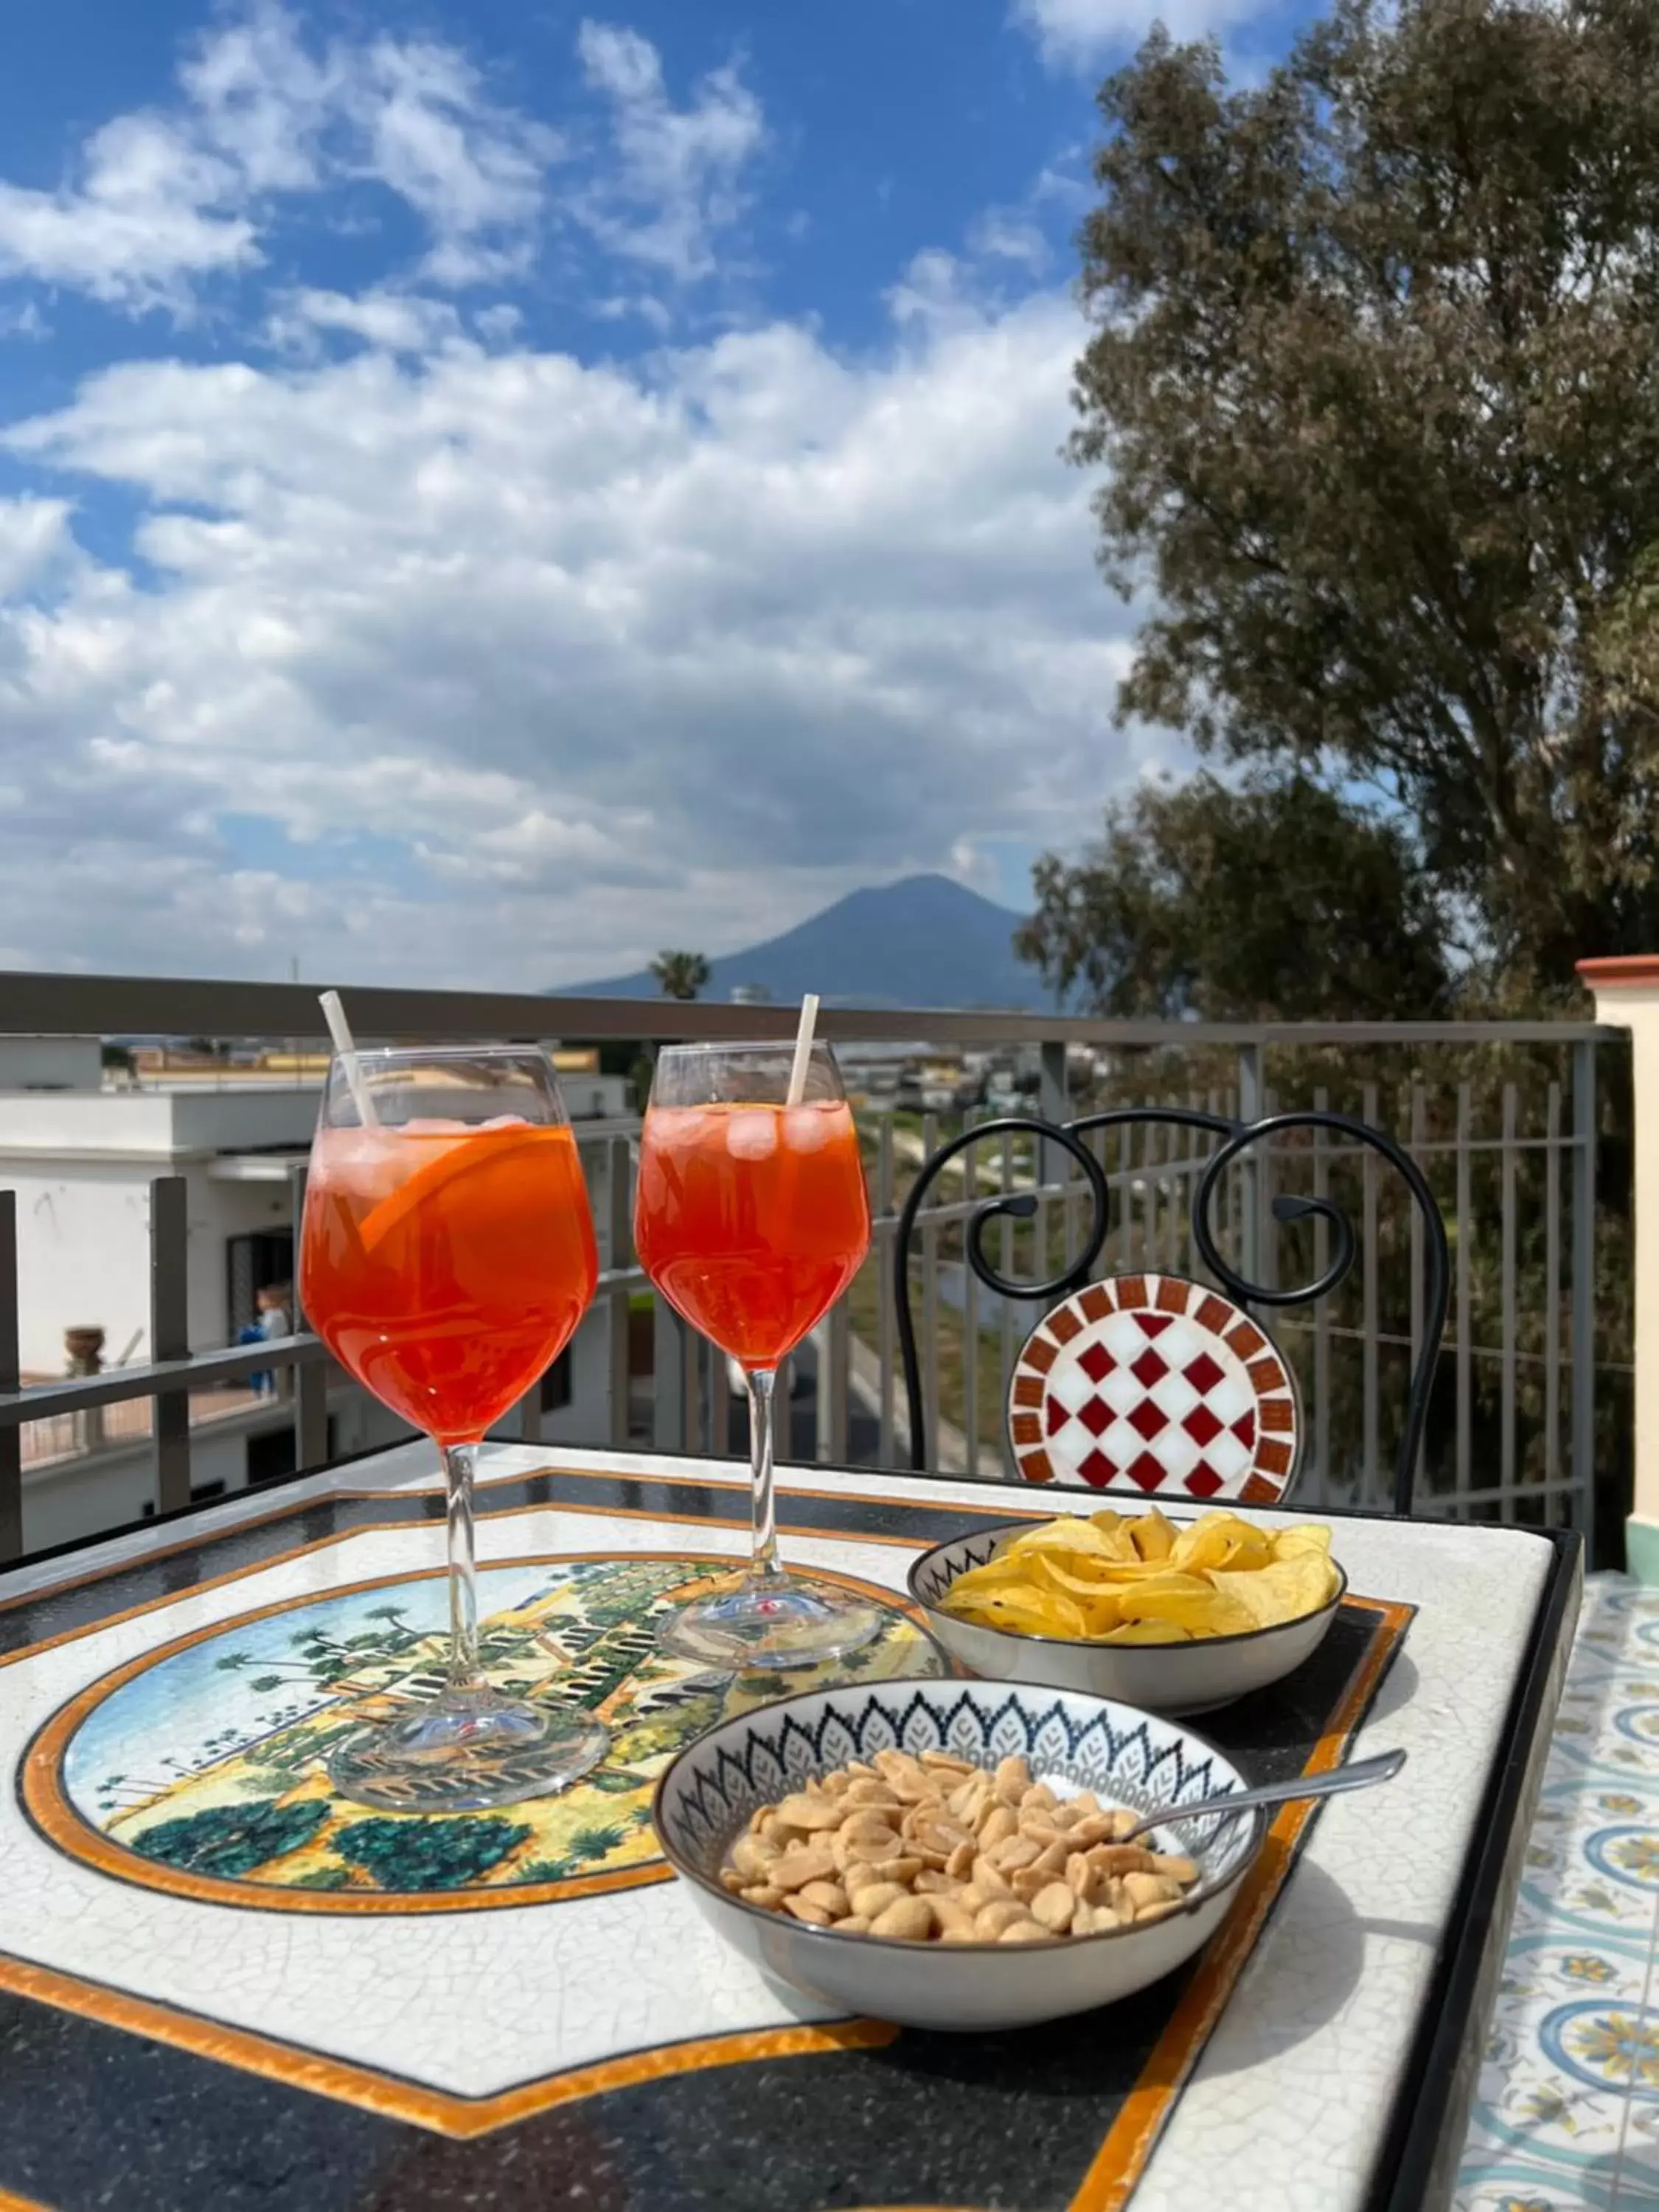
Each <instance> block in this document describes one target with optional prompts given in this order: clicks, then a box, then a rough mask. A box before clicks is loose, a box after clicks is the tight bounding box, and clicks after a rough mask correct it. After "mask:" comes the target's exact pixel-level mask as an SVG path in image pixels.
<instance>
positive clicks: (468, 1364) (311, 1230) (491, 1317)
mask: <svg viewBox="0 0 1659 2212" xmlns="http://www.w3.org/2000/svg"><path fill="white" fill-rule="evenodd" d="M350 1061H351V1064H350V1065H349V1066H348V1064H347V1062H346V1061H345V1060H343V1058H342V1057H341V1056H340V1055H338V1054H337V1055H336V1057H335V1059H334V1060H333V1061H332V1062H331V1065H330V1067H329V1073H328V1080H327V1083H326V1085H325V1088H324V1092H323V1101H322V1106H321V1109H320V1111H319V1116H318V1124H317V1134H316V1139H315V1141H314V1143H313V1146H312V1153H311V1169H310V1176H309V1179H308V1182H307V1188H306V1204H305V1220H304V1226H303V1231H302V1234H301V1254H300V1287H301V1297H302V1299H303V1302H304V1307H305V1313H306V1317H307V1321H308V1322H309V1323H310V1325H311V1327H312V1328H314V1329H315V1330H316V1331H317V1333H318V1334H319V1336H321V1337H322V1339H323V1340H324V1341H325V1343H326V1345H327V1346H328V1347H329V1350H330V1351H331V1352H332V1353H333V1354H334V1356H335V1358H337V1360H338V1361H339V1362H340V1364H341V1365H342V1366H343V1367H344V1368H345V1369H347V1370H348V1371H349V1373H350V1374H352V1375H354V1376H356V1379H357V1380H358V1382H360V1383H362V1384H363V1386H364V1388H365V1389H368V1390H371V1391H373V1393H374V1395H375V1396H376V1397H377V1398H378V1399H379V1400H380V1402H381V1404H382V1405H384V1406H387V1407H390V1408H391V1409H392V1412H393V1413H397V1414H399V1415H400V1416H401V1417H402V1418H403V1419H404V1420H405V1421H408V1422H410V1424H411V1425H413V1426H414V1427H416V1428H418V1429H422V1430H424V1431H425V1432H426V1433H427V1435H428V1436H429V1437H431V1438H432V1440H433V1442H434V1443H435V1444H436V1445H437V1446H438V1449H439V1451H440V1453H441V1455H442V1460H443V1467H444V1475H445V1481H446V1486H447V1492H448V1513H447V1522H448V1553H449V1624H450V1635H449V1649H448V1656H447V1680H446V1681H445V1684H444V1687H443V1689H442V1690H441V1692H440V1693H439V1694H438V1695H437V1696H436V1697H435V1698H433V1699H428V1700H427V1701H424V1702H422V1703H419V1704H416V1705H413V1706H412V1707H410V1708H409V1709H406V1710H405V1711H403V1712H402V1713H400V1714H399V1715H398V1717H396V1718H393V1719H391V1720H388V1721H386V1722H385V1723H381V1724H379V1725H366V1726H365V1727H364V1728H363V1729H362V1730H360V1731H359V1732H357V1733H356V1735H354V1736H353V1737H352V1738H351V1739H350V1740H349V1741H347V1742H346V1743H345V1744H344V1745H343V1747H341V1749H340V1750H339V1751H338V1752H337V1753H336V1754H335V1756H334V1758H333V1759H332V1761H331V1765H330V1773H331V1777H332V1779H333V1782H334V1785H335V1787H336V1789H337V1790H339V1791H340V1792H341V1794H342V1795H343V1796H347V1797H350V1798H353V1799H355V1800H356V1801H357V1802H361V1803H363V1804H369V1805H378V1806H381V1807H385V1808H389V1809H393V1810H396V1811H398V1812H427V1811H434V1810H437V1809H440V1808H445V1809H454V1808H463V1807H467V1808H473V1807H478V1806H484V1805H508V1804H513V1803H514V1802H517V1801H518V1800H520V1799H521V1798H526V1797H538V1796H546V1795H548V1794H549V1793H550V1792H551V1791H554V1790H561V1789H563V1788H566V1787H567V1786H568V1784H570V1783H571V1782H573V1781H574V1780H575V1779H576V1778H577V1777H578V1776H579V1775H581V1774H584V1773H586V1771H587V1770H588V1769H589V1768H590V1767H591V1766H592V1765H595V1764H596V1762H597V1761H598V1760H599V1759H601V1758H603V1757H604V1755H605V1749H606V1745H607V1741H608V1740H607V1737H606V1735H605V1730H604V1729H603V1728H601V1727H599V1725H598V1724H597V1723H595V1722H593V1721H592V1719H591V1718H589V1717H586V1715H582V1714H579V1713H574V1712H570V1711H563V1710H562V1709H560V1708H559V1707H558V1706H557V1705H544V1704H542V1703H540V1702H534V1703H532V1702H531V1701H529V1700H526V1699H520V1698H512V1697H504V1696H502V1695H501V1693H500V1692H496V1691H495V1690H494V1689H492V1688H491V1687H490V1686H489V1683H488V1681H487V1680H485V1678H484V1675H483V1671H482V1669H481V1668H480V1665H479V1655H478V1597H477V1565H476V1557H475V1547H474V1538H473V1510H472V1491H473V1482H474V1478H475V1473H476V1465H477V1451H478V1447H479V1445H480V1443H482V1442H483V1437H484V1434H485V1432H486V1431H487V1430H489V1428H490V1427H491V1426H492V1425H494V1424H495V1422H497V1421H499V1420H500V1419H501V1417H502V1416H503V1415H504V1414H505V1413H507V1411H508V1409H509V1408H510V1407H512V1406H513V1404H515V1403H516V1401H518V1400H519V1399H520V1398H521V1397H522V1396H523V1395H524V1394H525V1392H526V1390H528V1389H531V1388H532V1385H533V1384H535V1383H537V1381H538V1379H539V1377H540V1376H542V1375H543V1374H544V1372H545V1370H547V1369H548V1368H549V1367H550V1365H551V1364H552V1363H553V1361H554V1360H555V1359H556V1358H557V1357H558V1355H559V1353H560V1352H562V1350H563V1349H564V1346H566V1344H567V1343H568V1341H569V1340H570V1338H571V1336H572V1335H573V1334H574V1331H575V1328H576V1324H577V1323H578V1322H580V1319H581V1317H582V1315H583V1313H584V1312H585V1311H586V1308H587V1306H588V1304H589V1303H590V1302H591V1300H592V1296H593V1288H594V1284H595V1282H596V1280H597V1278H598V1273H599V1261H598V1255H597V1253H596V1251H595V1249H594V1243H593V1224H592V1216H591V1214H590V1212H589V1210H588V1203H587V1191H586V1184H585V1182H584V1181H583V1178H582V1170H581V1162H580V1158H579V1156H578V1154H577V1151H576V1144H575V1139H574V1137H573V1135H572V1133H571V1130H570V1125H569V1121H568V1118H567V1116H566V1114H565V1110H564V1104H563V1101H562V1099H561V1097H560V1096H559V1088H558V1084H557V1081H556V1079H555V1076H554V1073H553V1068H552V1065H551V1063H550V1061H549V1060H548V1058H547V1055H546V1054H544V1053H543V1052H540V1051H538V1050H536V1049H534V1048H526V1047H523V1046H518V1045H513V1046H507V1045H489V1046H477V1045H455V1046H447V1045H445V1046H428V1047H422V1048H418V1049H412V1050H397V1051H385V1052H360V1053H354V1054H351V1055H350Z"/></svg>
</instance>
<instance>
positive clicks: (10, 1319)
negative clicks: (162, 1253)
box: [0, 1190, 23, 1559]
mask: <svg viewBox="0 0 1659 2212" xmlns="http://www.w3.org/2000/svg"><path fill="white" fill-rule="evenodd" d="M17 1305H18V1298H17V1194H16V1192H15V1190H0V1390H16V1389H20V1388H21V1375H20V1372H19V1367H18V1354H17ZM22 1553H23V1431H22V1429H21V1426H14V1425H11V1424H9V1423H8V1425H6V1427H4V1428H3V1429H0V1559H21V1557H22Z"/></svg>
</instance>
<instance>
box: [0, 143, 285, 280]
mask: <svg viewBox="0 0 1659 2212" xmlns="http://www.w3.org/2000/svg"><path fill="white" fill-rule="evenodd" d="M238 199H239V179H238V176H237V173H236V171H235V170H234V168H233V167H231V166H230V164H229V163H228V162H226V161H221V160H220V159H219V158H218V157H217V155H214V154H211V153H208V152H205V151H204V150H203V149H201V148H200V147H198V146H196V145H193V144H192V143H191V141H190V139H189V137H188V136H187V135H185V133H184V132H182V131H179V130H178V129H176V128H175V127H174V126H173V125H172V124H170V123H168V122H167V121H166V120H165V119H163V118H160V117H157V116H143V115H128V116H121V117H118V118H117V119H116V120H115V121H114V122H112V123H106V125H104V127H103V128H102V130H100V131H96V132H94V135H93V137H91V138H89V139H88V142H87V145H86V148H85V152H84V156H83V160H82V164H81V174H80V177H79V179H78V181H77V182H75V183H73V184H70V185H64V186H63V187H62V188H61V189H59V190H58V191H52V192H48V191H30V190H27V189H25V188H23V187H21V186H20V185H10V184H6V183H4V182H0V276H34V277H39V278H41V279H43V280H45V281H46V282H47V283H59V284H65V285H68V286H70V287H71V288H72V289H76V290H78V291H84V292H89V293H90V294H91V295H92V296H93V297H94V299H98V300H105V301H110V302H111V303H112V304H114V305H119V306H123V307H141V308H142V307H153V306H155V305H158V304H160V303H161V302H162V301H169V300H170V301H175V302H176V301H178V300H179V298H180V296H181V294H180V289H179V288H180V283H181V280H183V279H185V278H189V277H196V276H203V275H204V274H206V273H207V272H209V271H210V270H228V269H235V268H240V267H243V266H246V264H248V263H250V262H252V261H256V260H258V247H257V246H256V244H255V242H254V228H253V225H252V222H249V221H248V219H247V217H246V215H245V214H243V213H242V212H240V209H239V208H238V206H237V204H236V203H237V201H238Z"/></svg>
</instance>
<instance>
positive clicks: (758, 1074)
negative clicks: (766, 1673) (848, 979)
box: [634, 1044, 883, 1668]
mask: <svg viewBox="0 0 1659 2212" xmlns="http://www.w3.org/2000/svg"><path fill="white" fill-rule="evenodd" d="M792 1061H793V1053H792V1051H791V1048H790V1047H789V1046H788V1045H787V1044H720V1045H672V1046H670V1047H668V1048H666V1049H665V1050H664V1051H663V1052H662V1053H661V1054H659V1057H658V1060H657V1068H656V1076H655V1079H654V1081H653V1084H652V1087H651V1103H650V1107H649V1109H648V1110H647V1114H646V1117H645V1127H644V1129H643V1132H642V1133H641V1139H640V1173H639V1184H638V1188H637V1191H636V1194H635V1209H634V1241H635V1246H636V1248H637V1249H638V1252H639V1255H640V1261H641V1265H642V1266H643V1267H644V1268H645V1270H646V1273H647V1274H648V1275H649V1276H650V1278H651V1279H652V1281H653V1283H654V1284H655V1285H656V1287H657V1289H658V1291H659V1292H660V1293H661V1294H662V1296H663V1297H665V1298H666V1299H667V1300H668V1303H669V1304H670V1305H671V1306H672V1307H673V1308H674V1310H675V1311H676V1312H677V1313H679V1314H681V1315H683V1316H684V1318H685V1319H686V1320H687V1321H689V1322H690V1323H691V1325H692V1327H693V1328H697V1329H701V1330H702V1334H704V1335H705V1336H707V1337H709V1338H712V1339H713V1340H714V1343H715V1344H716V1345H717V1346H719V1347H720V1350H721V1351H722V1352H726V1353H727V1354H728V1355H729V1356H730V1357H731V1358H733V1359H735V1360H736V1361H737V1362H738V1364H739V1366H740V1367H741V1368H742V1369H743V1370H744V1376H745V1377H746V1378H747V1382H748V1386H749V1440H750V1462H751V1466H752V1470H753V1474H754V1546H753V1556H752V1559H751V1560H750V1565H749V1567H748V1569H747V1570H746V1571H744V1572H742V1573H740V1574H738V1575H735V1576H733V1577H732V1579H731V1581H730V1582H729V1583H727V1584H726V1586H725V1587H723V1588H720V1589H716V1590H714V1591H713V1592H711V1593H709V1594H708V1595H706V1596H703V1597H701V1598H699V1599H697V1600H696V1601H694V1602H693V1603H692V1604H691V1605H690V1606H687V1607H684V1609H683V1610H682V1611H681V1612H679V1613H677V1614H676V1615H675V1616H674V1618H673V1619H672V1620H671V1622H670V1623H669V1624H668V1626H667V1627H666V1628H665V1631H664V1632H663V1635H662V1639H661V1640H662V1643H663V1644H664V1646H665V1649H666V1650H669V1651H671V1652H672V1653H674V1654H675V1655H676V1656H678V1657H681V1658H685V1659H695V1660H701V1661H702V1662H705V1663H706V1664H708V1665H712V1666H723V1667H728V1668H748V1667H772V1668H809V1667H813V1666H816V1665H818V1664H821V1663H822V1662H824V1661H826V1660H829V1659H835V1658H838V1657H840V1656H841V1655H842V1653H844V1652H847V1651H851V1650H856V1649H857V1647H858V1646H859V1645H860V1644H866V1643H868V1642H869V1640H870V1638H872V1637H873V1636H875V1635H876V1634H878V1632H879V1631H880V1629H881V1627H882V1626H883V1615H882V1613H881V1611H880V1609H879V1607H877V1606H875V1605H872V1604H871V1603H870V1602H868V1601H866V1600H864V1599H861V1598H859V1597H857V1596H855V1595H853V1594H852V1593H851V1592H849V1591H848V1590H845V1589H840V1588H838V1587H837V1586H836V1585H835V1584H834V1583H826V1582H822V1581H814V1580H810V1579H807V1578H805V1577H801V1576H799V1575H795V1574H790V1573H787V1572H786V1571H785V1570H784V1568H783V1567H782V1566H781V1565H780V1564H779V1560H778V1539H777V1514H776V1505H775V1498H774V1489H773V1474H772V1460H773V1448H774V1443H773V1439H774V1395H775V1382H776V1376H777V1370H778V1366H779V1364H780V1362H781V1361H782V1360H783V1359H785V1358H787V1356H788V1355H789V1353H790V1352H793V1351H794V1349H795V1348H796V1346H798V1345H799V1343H800V1342H801V1341H802V1340H803V1339H804V1338H805V1336H806V1335H807V1334H808V1333H809V1332H810V1331H811V1329H813V1328H816V1327H817V1323H818V1322H820V1321H822V1320H823V1316H825V1314H827V1313H828V1312H829V1309H830V1307H831V1306H833V1305H834V1304H835V1303H836V1299H837V1298H839V1297H841V1295H842V1292H843V1291H845V1290H846V1289H847V1287H848V1285H849V1284H850V1283H851V1281H852V1279H853V1278H854V1275H855V1274H857V1273H858V1271H859V1268H860V1266H861V1265H862V1264H863V1261H864V1256H865V1255H866V1252H867V1251H868V1250H869V1248H870V1206H869V1200H868V1199H867V1197H866V1193H865V1188H864V1166H863V1162H862V1161H861V1159H860V1157H859V1140H858V1132H857V1130H856V1129H855V1128H854V1124H853V1115H852V1109H851V1108H850V1107H849V1106H848V1103H847V1094H846V1092H845V1091H844V1090H843V1089H842V1080H841V1071H840V1070H839V1069H838V1068H837V1066H836V1061H835V1056H834V1054H832V1053H831V1051H830V1050H829V1047H828V1046H827V1045H824V1044H818V1045H815V1046H814V1047H813V1048H812V1051H811V1057H810V1060H809V1061H808V1065H807V1071H806V1084H805V1093H804V1096H803V1097H801V1099H800V1101H799V1103H796V1104H790V1103H788V1095H789V1082H790V1073H791V1066H792ZM822 1387H824V1378H820V1388H822Z"/></svg>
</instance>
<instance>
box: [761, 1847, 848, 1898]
mask: <svg viewBox="0 0 1659 2212" xmlns="http://www.w3.org/2000/svg"><path fill="white" fill-rule="evenodd" d="M835 1874H836V1862H835V1858H834V1857H833V1855H832V1854H831V1852H830V1850H829V1845H828V1844H792V1845H791V1847H790V1848H789V1849H788V1850H787V1851H784V1852H781V1854H780V1855H779V1857H776V1858H775V1859H774V1860H773V1861H772V1863H771V1864H770V1865H769V1867H768V1868H767V1869H766V1879H767V1880H768V1881H769V1882H770V1883H771V1884H772V1887H774V1888H775V1889H805V1887H806V1885H807V1883H808V1882H809V1881H833V1880H834V1879H835Z"/></svg>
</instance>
